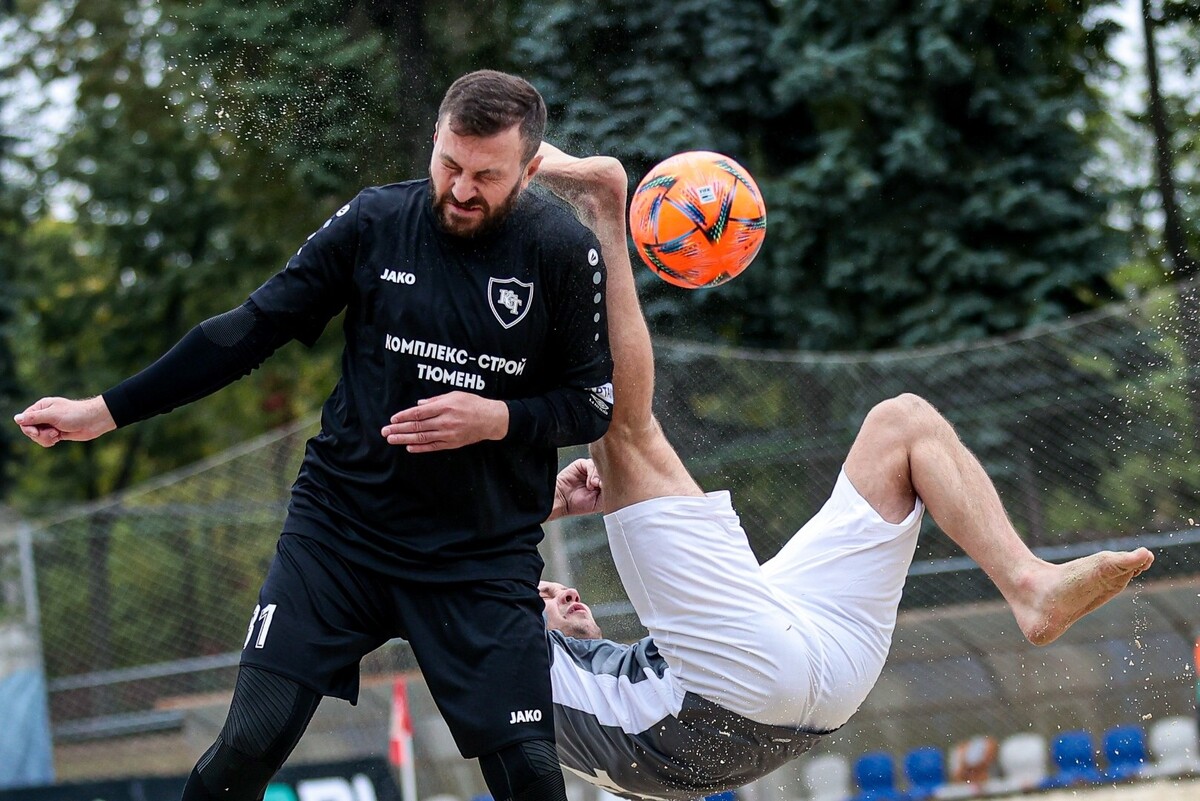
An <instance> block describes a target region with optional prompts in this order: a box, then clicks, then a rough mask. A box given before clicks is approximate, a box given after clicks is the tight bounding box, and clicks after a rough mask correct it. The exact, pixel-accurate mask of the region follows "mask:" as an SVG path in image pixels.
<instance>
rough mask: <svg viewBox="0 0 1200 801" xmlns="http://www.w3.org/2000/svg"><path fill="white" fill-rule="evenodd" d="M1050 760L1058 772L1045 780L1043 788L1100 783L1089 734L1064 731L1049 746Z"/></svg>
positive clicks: (1094, 752) (1094, 751) (1094, 750)
mask: <svg viewBox="0 0 1200 801" xmlns="http://www.w3.org/2000/svg"><path fill="white" fill-rule="evenodd" d="M1050 758H1051V759H1052V760H1054V766H1055V767H1056V768H1057V769H1058V772H1057V773H1055V774H1054V775H1053V776H1051V777H1050V778H1048V779H1046V781H1045V782H1044V783H1043V784H1042V786H1043V787H1047V788H1049V787H1071V786H1072V785H1076V784H1096V783H1097V782H1099V781H1101V778H1102V777H1101V776H1100V769H1099V768H1097V767H1096V749H1095V748H1094V747H1093V745H1092V735H1091V733H1090V732H1086V731H1065V732H1063V733H1062V734H1060V735H1058V736H1057V737H1055V738H1054V743H1053V744H1052V745H1051V746H1050Z"/></svg>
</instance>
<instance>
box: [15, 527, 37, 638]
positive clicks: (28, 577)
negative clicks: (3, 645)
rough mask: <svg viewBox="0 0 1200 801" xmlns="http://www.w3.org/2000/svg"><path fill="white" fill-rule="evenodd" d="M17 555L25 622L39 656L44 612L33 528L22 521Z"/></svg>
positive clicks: (18, 533) (18, 530) (18, 536)
mask: <svg viewBox="0 0 1200 801" xmlns="http://www.w3.org/2000/svg"><path fill="white" fill-rule="evenodd" d="M17 556H18V559H19V560H20V563H21V593H22V594H23V595H24V596H25V624H26V625H27V626H29V630H30V632H32V634H33V636H34V637H36V638H37V643H38V658H39V661H40V660H41V653H42V614H41V607H40V606H38V594H37V574H36V572H35V567H34V561H33V529H32V528H30V526H29V524H28V523H26V522H24V521H22V522H20V523H18V524H17Z"/></svg>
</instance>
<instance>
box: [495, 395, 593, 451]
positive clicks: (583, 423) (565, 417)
mask: <svg viewBox="0 0 1200 801" xmlns="http://www.w3.org/2000/svg"><path fill="white" fill-rule="evenodd" d="M598 389H599V388H598ZM506 403H507V404H508V434H507V435H506V436H505V437H504V439H505V440H506V441H509V442H524V443H528V444H530V445H539V446H544V447H552V448H565V447H567V446H568V445H584V444H587V443H589V442H595V441H596V440H598V439H600V437H602V436H604V432H606V431H607V430H608V424H609V423H610V422H611V421H612V407H611V406H609V405H608V403H607V402H606V401H605V400H604V399H603V398H602V397H600V396H599V395H598V394H597V390H591V389H575V388H572V387H562V388H559V389H554V390H551V391H550V392H547V393H546V394H545V395H541V396H538V397H536V398H522V399H521V400H510V401H506Z"/></svg>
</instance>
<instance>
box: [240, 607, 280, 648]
mask: <svg viewBox="0 0 1200 801" xmlns="http://www.w3.org/2000/svg"><path fill="white" fill-rule="evenodd" d="M273 617H275V604H267V605H266V606H259V605H258V604H255V606H254V612H253V613H252V614H251V615H250V625H249V626H248V627H247V628H246V641H245V642H244V643H242V648H247V647H249V645H250V638H251V637H253V636H254V624H255V623H258V622H260V621H261V622H262V625H261V626H259V627H258V637H257V638H256V639H255V640H254V647H255V648H262V647H263V646H264V645H266V644H267V632H269V631H270V630H271V619H272V618H273Z"/></svg>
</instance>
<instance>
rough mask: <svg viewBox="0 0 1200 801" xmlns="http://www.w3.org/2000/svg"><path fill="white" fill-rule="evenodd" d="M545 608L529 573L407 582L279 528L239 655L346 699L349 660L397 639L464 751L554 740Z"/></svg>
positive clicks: (354, 668) (353, 671) (354, 676)
mask: <svg viewBox="0 0 1200 801" xmlns="http://www.w3.org/2000/svg"><path fill="white" fill-rule="evenodd" d="M544 610H545V605H544V602H543V601H542V599H541V598H540V597H539V596H538V591H537V587H536V586H535V585H532V584H530V583H528V582H523V581H516V580H510V579H491V580H482V581H480V580H476V581H466V582H460V583H443V584H438V583H429V584H425V583H419V582H406V581H402V580H400V579H396V578H393V577H389V576H383V575H380V574H377V573H374V572H372V571H370V570H368V569H365V568H361V567H359V566H357V565H351V564H350V563H348V562H346V561H345V560H344V559H342V558H341V557H340V556H339V555H338V554H337V553H336V552H335V551H333V550H331V549H330V548H328V547H326V546H324V545H321V544H320V543H318V542H316V541H314V540H312V539H309V538H307V537H302V536H299V535H296V534H284V535H283V536H281V537H280V538H279V545H278V547H277V549H276V553H275V559H274V561H273V562H272V563H271V569H270V571H268V573H267V579H266V581H265V582H263V587H262V590H260V591H259V595H258V606H257V607H256V608H255V612H254V616H253V618H252V619H251V621H250V627H249V629H248V630H247V632H246V643H245V646H244V647H243V649H242V660H241V661H242V664H243V665H253V666H254V667H259V668H262V669H264V670H269V671H272V672H274V673H278V674H280V675H282V676H286V677H288V678H290V679H293V680H295V681H297V682H299V683H300V684H302V685H304V686H306V687H309V688H311V689H313V690H315V691H317V692H319V693H321V694H322V695H331V696H335V697H337V698H344V699H346V700H347V701H350V703H356V702H357V701H358V665H359V661H360V660H361V659H362V658H363V656H365V655H366V654H367V653H369V652H370V651H373V650H375V649H376V648H378V647H379V646H381V645H383V644H384V643H385V642H387V641H388V640H390V639H392V638H393V637H403V638H404V639H405V640H408V643H409V645H410V646H412V649H413V653H414V654H415V656H416V658H417V664H418V665H420V667H421V672H422V673H423V674H424V676H425V681H426V682H427V683H428V684H429V690H430V692H431V693H432V695H433V699H434V701H435V702H437V705H438V709H439V710H441V713H442V716H443V717H444V718H445V719H446V723H447V724H448V725H449V727H450V731H451V733H452V734H453V735H454V741H455V743H457V745H458V749H459V751H461V752H462V755H463V756H464V757H467V758H474V757H478V756H481V755H483V754H490V753H492V752H493V751H497V750H499V749H501V748H504V747H505V746H508V745H512V744H513V743H518V742H521V741H523V740H531V739H549V740H553V739H554V716H553V712H552V709H553V707H552V702H551V694H550V659H549V650H548V647H547V640H546V627H545V622H544V620H543V618H542V614H543V612H544Z"/></svg>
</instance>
